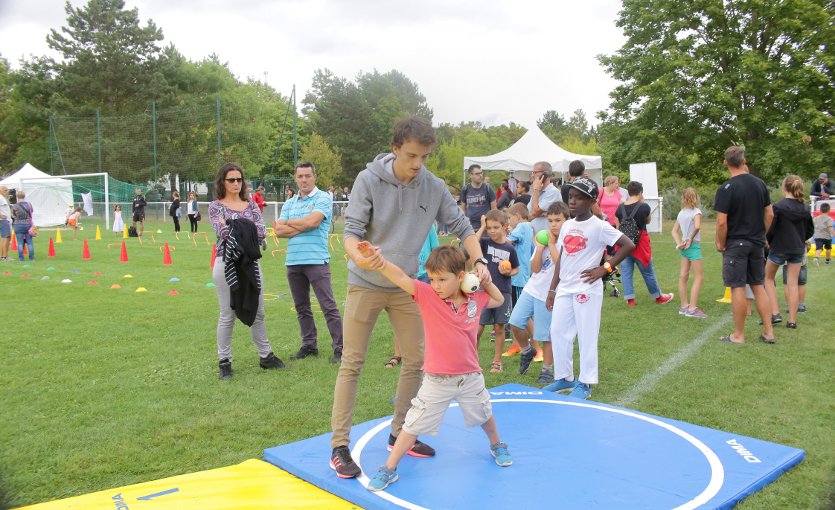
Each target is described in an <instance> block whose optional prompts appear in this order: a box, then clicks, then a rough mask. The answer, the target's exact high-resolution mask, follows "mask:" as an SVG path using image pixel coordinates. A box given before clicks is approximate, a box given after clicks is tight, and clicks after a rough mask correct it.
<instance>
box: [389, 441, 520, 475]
mask: <svg viewBox="0 0 835 510" xmlns="http://www.w3.org/2000/svg"><path fill="white" fill-rule="evenodd" d="M490 453H492V454H493V457H495V458H496V464H498V465H500V466H502V467H506V466H509V465H511V464H513V457H511V456H510V452H509V451H507V445H506V444H504V443H502V442H501V441H499V442H498V443H496V444H494V445H491V446H490ZM394 476H395V480H396V479H397V475H394Z"/></svg>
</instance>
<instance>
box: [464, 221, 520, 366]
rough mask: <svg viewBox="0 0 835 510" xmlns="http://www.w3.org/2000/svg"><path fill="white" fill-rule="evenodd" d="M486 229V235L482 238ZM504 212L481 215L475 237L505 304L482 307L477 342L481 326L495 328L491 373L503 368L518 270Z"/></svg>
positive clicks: (479, 337) (479, 338)
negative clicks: (488, 307)
mask: <svg viewBox="0 0 835 510" xmlns="http://www.w3.org/2000/svg"><path fill="white" fill-rule="evenodd" d="M485 230H487V235H488V236H489V237H486V238H484V237H481V236H482V235H483V234H484V231H485ZM506 230H507V215H506V214H505V213H504V211H499V210H497V209H493V210H491V211H487V214H485V215H483V216H482V217H481V228H480V229H478V232H476V234H475V236H476V237H477V238H478V239H479V243H481V252H482V253H483V254H484V256H485V257H486V258H487V269H488V270H489V271H490V277H491V279H492V280H493V283H494V284H495V285H496V287H498V288H499V291H500V292H501V293H502V296H504V304H503V305H501V306H499V307H498V308H495V309H489V310H484V311H483V312H482V313H481V319H479V321H478V324H479V326H478V338H477V343H479V342H480V341H481V334H482V333H483V332H484V326H488V325H493V326H494V327H495V330H496V349H495V351H496V352H495V355H494V356H493V365H492V366H491V367H490V372H491V373H497V372H501V371H502V352H503V351H504V341H505V329H504V328H505V324H507V321H508V319H510V304H511V297H510V292H511V290H512V289H511V280H510V278H511V276H513V275H515V274H516V273H518V272H519V257H517V255H516V249H515V248H514V247H513V245H512V244H510V243H509V242H507V237H505V234H504V233H505V231H506Z"/></svg>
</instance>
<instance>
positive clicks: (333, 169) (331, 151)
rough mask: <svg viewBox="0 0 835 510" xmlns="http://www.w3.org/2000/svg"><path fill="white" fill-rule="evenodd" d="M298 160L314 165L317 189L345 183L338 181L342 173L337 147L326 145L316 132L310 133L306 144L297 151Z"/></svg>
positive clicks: (344, 184) (340, 185)
mask: <svg viewBox="0 0 835 510" xmlns="http://www.w3.org/2000/svg"><path fill="white" fill-rule="evenodd" d="M299 161H310V162H311V163H313V165H314V166H315V167H316V186H317V187H318V188H319V189H322V190H326V189H328V186H330V185H331V184H333V185H337V186H339V187H342V186H346V185H347V183H343V182H340V181H339V177H340V174H341V173H342V160H341V157H340V155H339V149H338V148H336V147H331V146H330V145H328V142H326V141H325V139H324V138H322V137H321V136H319V135H318V134H316V133H313V134H311V135H310V138H309V139H308V142H307V145H305V146H304V147H303V148H302V149H301V151H299Z"/></svg>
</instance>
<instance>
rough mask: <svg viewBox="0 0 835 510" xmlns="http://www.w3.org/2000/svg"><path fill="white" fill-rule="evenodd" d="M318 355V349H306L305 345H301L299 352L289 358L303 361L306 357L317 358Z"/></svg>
mask: <svg viewBox="0 0 835 510" xmlns="http://www.w3.org/2000/svg"><path fill="white" fill-rule="evenodd" d="M318 355H319V349H316V348H315V347H308V346H306V345H302V348H301V349H299V352H297V353H296V354H293V355H292V356H290V357H291V358H293V359H304V358H306V357H308V356H318Z"/></svg>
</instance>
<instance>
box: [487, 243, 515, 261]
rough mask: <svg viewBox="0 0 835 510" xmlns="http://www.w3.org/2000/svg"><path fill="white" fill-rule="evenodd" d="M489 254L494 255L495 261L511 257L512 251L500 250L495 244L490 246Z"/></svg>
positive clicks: (488, 248)
mask: <svg viewBox="0 0 835 510" xmlns="http://www.w3.org/2000/svg"><path fill="white" fill-rule="evenodd" d="M487 256H492V257H493V262H501V261H502V260H509V259H510V252H509V251H507V250H500V249H498V248H496V247H494V246H488V247H487Z"/></svg>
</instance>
